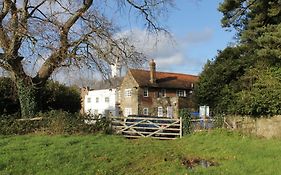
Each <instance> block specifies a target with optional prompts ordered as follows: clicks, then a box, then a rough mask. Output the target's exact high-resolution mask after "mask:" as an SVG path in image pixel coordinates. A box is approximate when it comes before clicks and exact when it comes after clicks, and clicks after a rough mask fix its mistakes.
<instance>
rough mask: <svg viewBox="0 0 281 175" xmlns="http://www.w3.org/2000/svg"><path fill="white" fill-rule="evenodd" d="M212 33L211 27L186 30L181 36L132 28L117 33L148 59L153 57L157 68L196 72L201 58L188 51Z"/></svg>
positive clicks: (198, 69)
mask: <svg viewBox="0 0 281 175" xmlns="http://www.w3.org/2000/svg"><path fill="white" fill-rule="evenodd" d="M213 35H214V30H213V29H211V28H205V29H203V30H201V31H191V32H187V33H186V34H184V35H183V36H173V35H172V36H171V35H167V34H166V33H164V32H159V33H157V34H150V33H148V32H147V31H145V30H140V29H133V30H130V31H124V32H121V33H119V34H118V37H128V38H129V39H130V41H131V42H132V44H133V45H134V46H135V47H136V48H137V49H138V50H139V51H140V52H142V53H144V54H145V55H146V56H147V57H148V59H152V58H153V59H155V60H156V64H157V69H158V70H161V71H181V72H183V71H184V72H189V73H190V72H192V73H198V72H199V71H200V70H201V69H202V67H203V65H204V62H203V61H202V58H201V59H200V58H195V57H192V56H191V55H190V53H189V52H188V51H190V50H191V49H193V48H194V47H196V48H198V47H200V44H206V43H208V42H209V41H210V40H212V38H213ZM145 67H148V65H146V66H145ZM184 72H183V73H184Z"/></svg>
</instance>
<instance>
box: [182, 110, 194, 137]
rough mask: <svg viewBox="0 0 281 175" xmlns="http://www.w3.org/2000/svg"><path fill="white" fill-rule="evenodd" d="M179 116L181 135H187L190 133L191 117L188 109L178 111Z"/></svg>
mask: <svg viewBox="0 0 281 175" xmlns="http://www.w3.org/2000/svg"><path fill="white" fill-rule="evenodd" d="M179 116H180V117H181V118H182V133H183V135H187V134H190V133H192V130H193V128H192V123H191V115H190V112H189V110H188V109H186V108H185V109H180V111H179Z"/></svg>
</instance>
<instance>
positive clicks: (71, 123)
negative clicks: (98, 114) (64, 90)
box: [0, 110, 111, 135]
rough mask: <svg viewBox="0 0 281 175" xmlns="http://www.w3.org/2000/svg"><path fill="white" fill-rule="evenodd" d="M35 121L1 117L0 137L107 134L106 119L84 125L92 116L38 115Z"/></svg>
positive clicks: (47, 113)
mask: <svg viewBox="0 0 281 175" xmlns="http://www.w3.org/2000/svg"><path fill="white" fill-rule="evenodd" d="M36 118H37V119H36V120H31V119H26V120H23V119H18V118H17V117H16V116H12V115H9V116H2V117H1V118H0V119H1V120H0V126H1V127H0V134H1V135H14V134H16V135H22V134H29V133H41V134H50V135H55V134H90V133H96V132H103V133H109V132H110V131H111V129H110V122H109V120H108V119H107V118H102V119H100V120H97V122H95V123H94V124H86V123H85V120H87V119H89V118H91V119H93V117H92V116H83V115H80V114H78V113H76V114H72V113H68V112H64V111H55V110H53V111H49V112H46V113H39V114H38V116H37V117H36Z"/></svg>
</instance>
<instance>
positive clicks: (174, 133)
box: [111, 117, 182, 140]
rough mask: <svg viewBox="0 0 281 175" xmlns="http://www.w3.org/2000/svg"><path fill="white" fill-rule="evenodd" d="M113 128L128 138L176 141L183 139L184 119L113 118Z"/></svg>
mask: <svg viewBox="0 0 281 175" xmlns="http://www.w3.org/2000/svg"><path fill="white" fill-rule="evenodd" d="M111 121H112V128H113V129H114V130H115V131H116V133H118V134H122V135H124V136H125V137H127V138H139V137H152V138H157V139H166V140H168V139H176V138H181V137H182V119H181V118H179V119H169V118H159V117H111Z"/></svg>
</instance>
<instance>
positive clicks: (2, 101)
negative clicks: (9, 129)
mask: <svg viewBox="0 0 281 175" xmlns="http://www.w3.org/2000/svg"><path fill="white" fill-rule="evenodd" d="M18 109H19V103H18V99H17V96H16V86H15V85H13V81H12V80H11V79H10V78H6V77H2V78H0V114H4V113H5V114H12V113H16V112H17V111H18Z"/></svg>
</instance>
